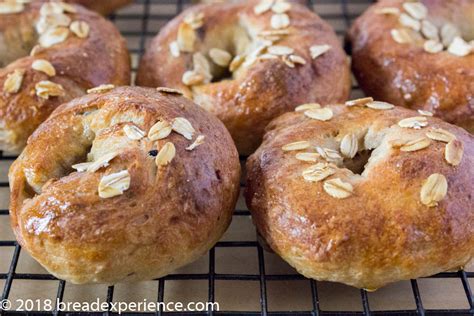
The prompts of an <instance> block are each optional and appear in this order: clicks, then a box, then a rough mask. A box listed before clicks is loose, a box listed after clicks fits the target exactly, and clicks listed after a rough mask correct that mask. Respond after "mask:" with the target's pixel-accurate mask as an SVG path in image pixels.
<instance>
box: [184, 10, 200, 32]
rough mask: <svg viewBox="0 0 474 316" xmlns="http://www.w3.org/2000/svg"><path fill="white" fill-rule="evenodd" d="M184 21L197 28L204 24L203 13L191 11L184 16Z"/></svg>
mask: <svg viewBox="0 0 474 316" xmlns="http://www.w3.org/2000/svg"><path fill="white" fill-rule="evenodd" d="M184 23H186V24H188V25H190V26H191V27H192V28H193V29H194V30H197V29H198V28H200V27H201V26H203V24H204V13H202V12H198V13H196V12H191V13H189V14H188V15H186V16H185V17H184Z"/></svg>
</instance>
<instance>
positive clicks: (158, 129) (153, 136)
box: [148, 120, 172, 141]
mask: <svg viewBox="0 0 474 316" xmlns="http://www.w3.org/2000/svg"><path fill="white" fill-rule="evenodd" d="M171 131H172V128H171V124H170V123H168V122H167V121H165V120H160V121H158V122H156V123H155V124H154V125H153V126H152V127H151V128H150V130H149V131H148V139H150V140H151V141H155V140H159V139H164V138H166V137H168V136H169V135H170V134H171Z"/></svg>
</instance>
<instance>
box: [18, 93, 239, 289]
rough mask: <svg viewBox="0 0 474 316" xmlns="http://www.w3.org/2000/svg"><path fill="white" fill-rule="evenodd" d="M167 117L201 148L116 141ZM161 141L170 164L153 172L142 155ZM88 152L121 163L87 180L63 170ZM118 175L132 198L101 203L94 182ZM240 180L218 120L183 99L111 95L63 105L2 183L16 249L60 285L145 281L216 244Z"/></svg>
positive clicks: (179, 142) (175, 137)
mask: <svg viewBox="0 0 474 316" xmlns="http://www.w3.org/2000/svg"><path fill="white" fill-rule="evenodd" d="M175 117H185V118H186V119H188V120H189V121H190V122H191V124H192V125H193V127H194V128H195V129H196V133H197V134H202V135H205V137H206V138H205V142H204V144H202V145H200V146H199V147H197V148H196V149H194V150H192V151H188V150H185V148H186V147H187V146H189V145H190V143H191V141H189V140H186V139H185V138H184V137H183V136H181V135H179V134H177V133H172V134H171V135H170V136H169V137H167V138H166V139H163V140H159V141H155V142H152V141H149V140H148V139H147V138H143V139H141V140H140V141H134V140H130V139H128V138H127V136H126V135H124V132H123V126H124V125H125V124H130V123H129V122H135V124H136V125H137V126H138V127H139V128H141V129H142V130H144V131H148V130H149V129H150V127H151V126H152V125H153V124H154V123H156V122H157V121H158V120H159V119H165V120H168V121H171V120H172V119H173V118H175ZM127 122H128V123H127ZM168 141H171V142H173V143H174V145H175V146H176V157H175V158H174V159H173V161H172V162H171V164H170V165H168V166H166V167H162V168H157V167H156V165H155V161H154V158H153V157H151V156H150V155H149V154H148V152H149V151H150V150H152V149H157V148H161V146H163V144H164V143H166V142H168ZM91 144H92V150H91V152H97V151H102V153H107V152H111V151H114V150H117V151H119V152H120V154H119V155H118V156H117V157H116V158H114V159H113V160H112V161H111V162H110V166H108V167H106V168H102V169H100V170H99V171H97V172H95V173H86V172H74V170H72V169H71V165H72V164H75V163H78V162H83V161H85V159H86V158H85V156H86V154H87V152H88V151H89V148H90V146H91ZM124 169H127V170H128V171H129V173H130V175H131V185H130V188H129V189H128V190H126V191H125V192H124V194H123V195H120V196H116V197H112V198H108V199H103V198H100V197H99V196H98V193H97V188H98V183H99V181H100V178H101V177H102V176H103V175H105V174H110V173H114V172H118V171H120V170H124ZM239 179H240V165H239V158H238V154H237V150H236V148H235V146H234V144H233V142H232V139H231V137H230V135H229V133H228V132H227V131H226V129H225V127H224V125H223V124H222V123H221V122H219V120H217V119H216V118H214V117H213V116H210V115H208V114H207V113H206V112H205V111H204V110H202V109H200V108H199V107H197V106H196V105H195V104H193V103H192V102H191V101H189V100H188V99H186V98H184V97H180V96H175V95H164V94H161V93H159V92H157V91H156V90H155V89H148V88H138V87H135V88H132V87H123V88H116V89H115V90H113V91H111V92H108V93H104V94H92V95H87V96H84V97H82V98H78V99H75V100H73V101H71V102H69V103H66V104H64V105H62V106H61V107H60V108H58V109H57V110H56V111H55V112H54V113H53V114H52V116H51V117H50V118H49V119H48V120H47V121H45V122H44V123H43V124H42V125H41V126H40V127H39V128H38V129H37V130H36V131H35V133H34V134H33V135H32V136H31V137H30V139H29V142H28V145H27V146H26V148H25V150H24V151H23V153H22V154H21V156H20V157H19V158H18V159H17V160H16V161H15V162H14V164H13V165H12V167H11V170H10V173H9V180H10V185H11V205H10V215H11V221H12V227H13V230H14V233H15V235H16V237H17V239H18V241H19V242H20V244H21V245H22V247H24V249H26V250H27V251H28V252H29V253H30V254H31V255H32V256H33V257H34V258H35V259H36V260H38V261H39V262H40V263H41V264H42V265H43V266H44V267H45V268H46V269H48V271H49V272H51V273H52V274H54V275H55V276H57V277H59V278H62V279H66V280H68V281H71V282H74V283H88V282H93V283H108V284H112V283H116V282H119V281H133V280H145V279H152V278H156V277H160V276H163V275H165V274H167V273H169V272H171V271H172V270H174V269H176V268H178V267H180V266H182V265H184V264H187V263H189V262H191V261H193V260H195V259H196V258H197V257H199V256H200V255H202V254H203V253H205V252H206V251H207V250H209V249H210V247H212V246H213V245H214V243H216V242H217V241H218V239H219V238H220V237H221V236H222V234H223V233H224V231H225V230H226V228H227V227H228V225H229V223H230V221H231V218H232V212H233V207H234V206H235V202H236V200H237V196H238V192H239ZM35 188H36V190H41V192H38V194H35V193H34V191H33V190H34V189H35ZM40 223H43V224H44V226H41V224H40Z"/></svg>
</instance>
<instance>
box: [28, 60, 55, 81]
mask: <svg viewBox="0 0 474 316" xmlns="http://www.w3.org/2000/svg"><path fill="white" fill-rule="evenodd" d="M31 68H33V69H34V70H37V71H41V72H43V73H45V74H47V75H48V76H50V77H53V76H55V75H56V69H54V66H53V65H52V64H51V63H50V62H49V61H47V60H45V59H37V60H35V61H34V62H33V63H32V64H31Z"/></svg>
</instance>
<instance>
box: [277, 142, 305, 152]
mask: <svg viewBox="0 0 474 316" xmlns="http://www.w3.org/2000/svg"><path fill="white" fill-rule="evenodd" d="M310 146H311V144H310V142H308V141H306V140H302V141H297V142H293V143H289V144H286V145H284V146H283V147H281V149H282V150H283V151H295V150H303V149H307V148H309V147H310Z"/></svg>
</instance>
